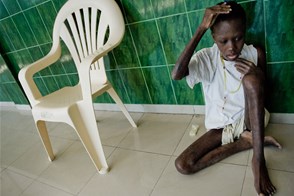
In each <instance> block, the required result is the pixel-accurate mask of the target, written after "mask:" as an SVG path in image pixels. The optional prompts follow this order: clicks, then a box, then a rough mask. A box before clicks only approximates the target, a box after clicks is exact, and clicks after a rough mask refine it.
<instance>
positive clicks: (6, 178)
mask: <svg viewBox="0 0 294 196" xmlns="http://www.w3.org/2000/svg"><path fill="white" fill-rule="evenodd" d="M0 179H1V181H0V183H1V186H0V187H1V189H0V191H1V192H0V195H2V196H18V195H20V194H21V193H22V192H23V191H24V190H25V189H26V188H27V187H28V186H29V185H30V184H31V183H32V182H33V179H31V178H28V177H25V176H22V175H19V174H17V173H15V172H13V171H10V170H8V169H5V170H4V171H3V172H1V178H0Z"/></svg>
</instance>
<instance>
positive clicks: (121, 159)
mask: <svg viewBox="0 0 294 196" xmlns="http://www.w3.org/2000/svg"><path fill="white" fill-rule="evenodd" d="M168 160H169V156H165V155H158V154H151V153H144V152H138V151H131V150H124V149H116V150H115V152H114V153H113V154H112V155H111V156H110V158H109V159H108V162H109V164H110V165H111V170H110V172H109V173H108V174H106V175H99V174H95V175H94V177H93V178H92V179H91V180H90V181H89V183H88V184H87V185H86V186H85V187H84V188H83V190H82V191H81V193H80V194H79V196H96V195H99V196H103V195H105V196H110V195H111V196H115V195H119V196H138V195H140V196H145V195H146V196H147V195H149V194H150V192H151V191H152V189H153V187H154V186H155V184H156V182H157V181H158V178H159V177H160V175H161V173H162V171H163V170H164V168H165V167H166V165H167V163H168Z"/></svg>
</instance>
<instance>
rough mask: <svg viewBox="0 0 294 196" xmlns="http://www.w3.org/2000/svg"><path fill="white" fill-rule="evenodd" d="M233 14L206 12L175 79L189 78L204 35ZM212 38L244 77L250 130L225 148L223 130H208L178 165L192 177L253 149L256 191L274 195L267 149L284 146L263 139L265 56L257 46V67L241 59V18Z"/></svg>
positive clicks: (223, 9) (222, 8)
mask: <svg viewBox="0 0 294 196" xmlns="http://www.w3.org/2000/svg"><path fill="white" fill-rule="evenodd" d="M230 11H231V8H230V6H229V5H227V4H225V3H224V4H222V5H216V6H213V7H210V8H207V9H206V11H205V14H204V17H203V20H202V23H201V24H200V26H199V27H198V29H197V30H196V32H195V34H194V35H193V37H192V39H191V40H190V42H189V43H188V45H187V46H186V48H185V49H184V51H183V52H182V54H181V55H180V57H179V59H178V61H177V63H176V64H175V67H174V69H173V72H172V78H173V79H175V80H180V79H182V78H183V77H185V76H187V75H188V64H189V62H190V59H191V57H192V55H193V53H194V51H195V49H196V47H197V45H198V43H199V41H200V40H201V38H202V36H203V35H204V33H205V32H206V31H207V29H209V28H210V27H211V26H212V25H213V24H214V21H215V19H216V17H217V16H218V15H219V14H227V13H229V12H230ZM212 37H213V39H214V41H215V43H216V44H217V46H218V48H219V50H220V53H221V54H222V57H223V59H224V60H227V61H235V62H236V64H235V67H236V69H237V70H238V71H239V72H240V73H242V74H243V79H242V84H243V89H244V95H245V125H246V127H247V130H246V131H244V132H243V133H242V134H241V136H240V138H239V139H238V140H236V141H234V142H233V143H229V144H226V145H221V140H222V131H223V130H222V129H212V130H209V131H208V132H206V133H205V134H203V135H202V136H201V137H200V138H199V139H198V140H196V141H195V142H194V143H192V144H191V145H190V146H189V147H188V148H187V149H186V150H185V151H184V152H183V153H182V154H181V155H180V156H179V157H178V158H177V159H176V161H175V166H176V168H177V170H178V171H179V172H180V173H182V174H192V173H195V172H197V171H199V170H201V169H204V168H206V167H208V166H210V165H212V164H214V163H217V162H219V161H221V160H223V159H225V158H227V157H228V156H230V155H233V154H235V153H237V152H241V151H244V150H247V149H251V148H253V158H252V171H253V175H254V186H255V189H256V192H257V193H258V194H259V195H273V194H274V193H275V192H276V188H275V187H274V185H273V184H272V183H271V180H270V178H269V175H268V170H267V168H266V161H265V158H264V146H266V145H273V146H276V147H278V148H281V145H280V144H279V143H278V142H277V141H276V140H275V139H274V138H273V137H271V136H264V86H265V84H264V82H265V73H264V72H265V65H266V60H265V53H264V51H263V50H262V49H261V48H259V47H256V49H257V52H258V65H257V66H256V65H255V64H254V63H253V62H251V61H248V60H246V59H243V58H239V55H240V53H241V51H242V48H243V45H244V37H245V25H244V24H243V23H242V21H241V20H240V19H231V20H228V21H221V22H219V23H217V24H215V26H214V28H213V32H212Z"/></svg>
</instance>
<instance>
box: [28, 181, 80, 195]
mask: <svg viewBox="0 0 294 196" xmlns="http://www.w3.org/2000/svg"><path fill="white" fill-rule="evenodd" d="M34 182H38V183H41V184H44V185H46V186H49V187H51V188H53V189H57V190H59V191H62V192H65V193H67V194H70V195H73V196H74V195H77V194H74V193H71V192H68V191H66V190H64V189H62V188H60V187H57V186H54V185H52V184H49V183H46V182H44V181H40V180H38V179H35V180H34ZM32 184H33V183H32ZM32 184H31V185H32ZM31 185H30V186H31Z"/></svg>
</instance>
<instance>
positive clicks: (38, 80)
mask: <svg viewBox="0 0 294 196" xmlns="http://www.w3.org/2000/svg"><path fill="white" fill-rule="evenodd" d="M34 82H35V83H36V85H37V87H38V89H39V91H40V93H41V95H43V96H45V95H47V94H48V93H49V91H48V89H47V87H46V85H45V83H44V81H43V79H42V78H41V77H36V78H34Z"/></svg>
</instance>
